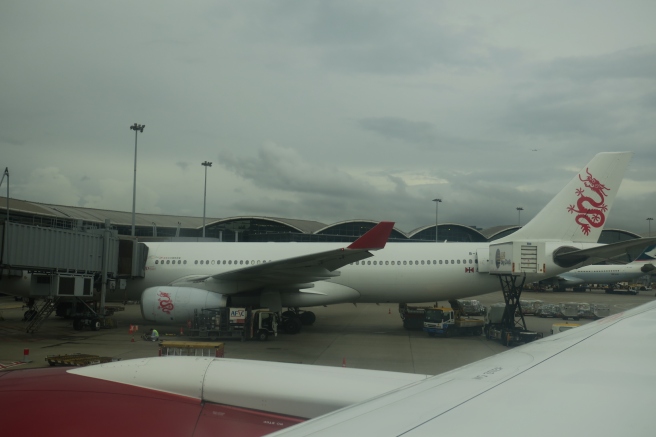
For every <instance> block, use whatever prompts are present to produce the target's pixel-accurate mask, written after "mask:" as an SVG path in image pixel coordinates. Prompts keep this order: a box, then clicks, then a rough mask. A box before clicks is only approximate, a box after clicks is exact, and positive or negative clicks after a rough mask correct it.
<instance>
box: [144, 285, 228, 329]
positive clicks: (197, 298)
mask: <svg viewBox="0 0 656 437" xmlns="http://www.w3.org/2000/svg"><path fill="white" fill-rule="evenodd" d="M227 303H228V298H227V297H226V296H224V295H222V294H218V293H213V292H211V291H207V290H200V289H198V288H188V287H167V286H161V287H151V288H147V289H145V290H144V292H143V293H142V294H141V315H142V316H143V318H144V319H146V320H150V321H153V322H180V323H184V322H186V321H187V320H191V319H192V318H193V316H194V310H201V309H203V308H223V307H226V306H227Z"/></svg>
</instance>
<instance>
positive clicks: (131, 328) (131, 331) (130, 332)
mask: <svg viewBox="0 0 656 437" xmlns="http://www.w3.org/2000/svg"><path fill="white" fill-rule="evenodd" d="M132 333H134V326H132V325H130V330H129V331H128V334H132Z"/></svg>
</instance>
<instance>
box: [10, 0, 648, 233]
mask: <svg viewBox="0 0 656 437" xmlns="http://www.w3.org/2000/svg"><path fill="white" fill-rule="evenodd" d="M654 17H656V2H654V1H653V0H647V1H631V0H625V1H622V2H618V1H612V2H611V1H600V0H589V1H577V2H570V1H553V0H552V1H538V2H532V1H531V2H527V1H523V0H522V1H488V0H480V1H477V0H471V1H464V2H441V1H413V0H404V1H381V0H376V1H354V0H348V1H309V0H296V1H267V2H264V1H252V2H245V1H233V2H228V1H192V2H179V1H176V2H168V1H162V0H157V1H132V0H131V1H124V2H121V1H111V2H89V1H57V2H53V1H18V0H16V1H11V0H7V1H3V2H2V3H1V4H0V55H1V58H0V59H1V61H0V62H1V63H0V166H1V167H2V168H4V167H9V171H10V182H11V185H10V196H11V197H14V198H18V199H22V200H28V201H33V202H46V203H55V204H62V205H75V206H85V207H92V208H101V209H114V210H122V211H131V210H132V186H133V174H134V173H133V172H134V167H133V166H134V131H131V130H130V129H129V126H130V125H131V124H133V123H135V122H136V123H141V124H145V125H146V128H145V130H144V133H143V134H139V138H138V170H137V212H143V213H158V214H173V215H192V216H198V217H200V216H202V213H203V183H204V167H203V166H202V165H201V162H203V161H206V160H207V161H211V162H213V166H212V167H211V168H210V169H209V170H208V172H207V191H208V192H207V216H208V217H217V218H221V217H230V216H238V215H263V216H273V217H285V218H295V219H305V220H317V221H320V222H323V223H327V224H331V223H335V222H339V221H342V220H350V219H373V220H392V221H395V222H397V226H398V227H399V228H400V229H402V230H404V231H411V230H413V229H415V228H418V227H420V226H425V225H431V224H433V223H434V222H435V204H434V203H433V202H432V199H434V198H435V197H440V198H441V199H442V200H443V202H442V203H441V204H440V208H439V221H440V222H455V223H462V224H467V225H476V226H478V227H481V228H486V227H490V226H497V225H506V224H516V223H517V211H516V209H515V208H516V207H519V206H521V207H523V208H524V211H523V212H522V217H521V220H522V222H523V223H525V222H526V221H527V220H528V219H530V218H531V217H532V216H534V215H535V214H536V213H537V212H538V211H539V210H540V209H541V208H542V207H543V206H544V205H545V204H546V203H547V202H548V201H549V200H550V199H551V197H552V196H553V195H555V194H556V193H557V192H558V191H559V190H560V189H561V188H562V187H564V186H565V184H566V183H567V182H568V181H569V180H570V178H571V177H572V176H573V175H574V174H575V172H576V171H578V170H579V169H580V168H582V167H583V166H585V164H586V163H587V162H588V161H589V160H590V159H591V158H592V157H593V155H594V154H595V153H597V152H600V151H624V150H630V151H633V152H635V155H634V157H633V160H632V162H631V164H630V168H629V173H628V174H627V176H626V178H625V180H624V183H623V185H622V188H621V189H620V192H619V193H618V198H617V200H616V203H615V206H614V208H613V211H612V212H611V214H610V217H609V220H608V222H607V228H608V227H619V228H624V229H628V230H631V231H634V232H639V233H646V232H647V228H648V226H647V221H646V218H647V217H653V216H654V215H656V25H655V24H654ZM5 189H6V187H5V185H4V184H3V186H2V187H0V193H2V195H3V196H4V193H5ZM653 227H654V228H655V229H654V231H656V224H655V225H654V226H653Z"/></svg>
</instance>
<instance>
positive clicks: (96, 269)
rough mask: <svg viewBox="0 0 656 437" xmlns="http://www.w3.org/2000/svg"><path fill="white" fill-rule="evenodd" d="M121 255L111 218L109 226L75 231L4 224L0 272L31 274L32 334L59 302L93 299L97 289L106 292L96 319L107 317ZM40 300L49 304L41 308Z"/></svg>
mask: <svg viewBox="0 0 656 437" xmlns="http://www.w3.org/2000/svg"><path fill="white" fill-rule="evenodd" d="M118 253H119V240H118V233H117V231H116V230H112V229H110V226H109V221H107V222H106V223H105V226H104V227H103V228H98V227H82V226H81V223H78V226H76V227H71V228H70V229H63V228H54V227H42V226H33V225H27V224H22V223H13V222H7V221H5V222H3V223H0V269H1V270H0V272H2V273H3V274H5V275H7V274H8V275H9V276H11V274H12V272H13V273H14V274H15V273H17V272H20V274H21V275H22V272H23V271H28V272H29V273H31V283H30V287H29V295H28V297H29V303H28V305H29V306H30V310H29V311H28V312H27V313H26V315H25V317H26V320H30V321H31V322H32V323H30V325H29V327H28V332H35V331H36V330H37V329H38V327H39V326H40V324H41V323H42V322H43V320H45V319H46V318H47V317H48V316H49V315H50V314H51V313H52V311H53V310H54V308H55V306H56V305H57V304H58V303H61V302H73V303H75V302H76V301H81V300H83V299H86V300H93V299H94V288H95V289H96V290H98V291H100V305H99V311H97V313H95V312H94V315H93V318H94V319H96V320H97V319H101V318H102V317H104V314H105V305H104V303H105V292H106V287H107V285H108V283H109V280H110V278H113V277H116V274H117V273H118V264H119V263H118ZM0 279H1V278H0ZM0 285H2V283H0ZM94 285H95V287H94ZM37 299H39V300H41V301H42V302H43V304H42V305H40V307H39V306H37V304H36V300H37Z"/></svg>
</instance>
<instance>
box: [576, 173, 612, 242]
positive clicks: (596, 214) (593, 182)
mask: <svg viewBox="0 0 656 437" xmlns="http://www.w3.org/2000/svg"><path fill="white" fill-rule="evenodd" d="M585 172H586V173H587V174H588V177H587V178H585V179H583V178H581V175H579V179H581V182H583V185H585V187H586V188H590V189H591V190H592V191H593V192H594V193H596V194H597V195H598V196H599V200H595V199H593V198H592V197H590V196H585V195H584V194H583V193H585V190H584V189H583V188H578V189H577V190H576V195H577V196H578V197H579V200H577V201H576V205H570V206H568V207H567V211H569V213H570V214H571V213H574V212H577V213H578V214H577V215H576V218H575V221H576V223H577V224H578V225H579V226H581V230H582V231H583V233H584V234H585V235H588V234H590V226H592V227H595V228H599V227H601V226H603V225H604V223H605V222H606V215H605V214H604V213H605V212H607V211H608V205H606V203H605V200H606V196H607V193H606V192H605V191H609V190H610V188H606V186H605V185H604V184H602V183H601V182H599V180H598V179H595V178H594V177H593V176H592V175H591V174H590V172H589V171H588V169H587V168H586V169H585ZM586 202H587V206H586V205H585V204H584V203H586ZM586 222H587V223H586Z"/></svg>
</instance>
